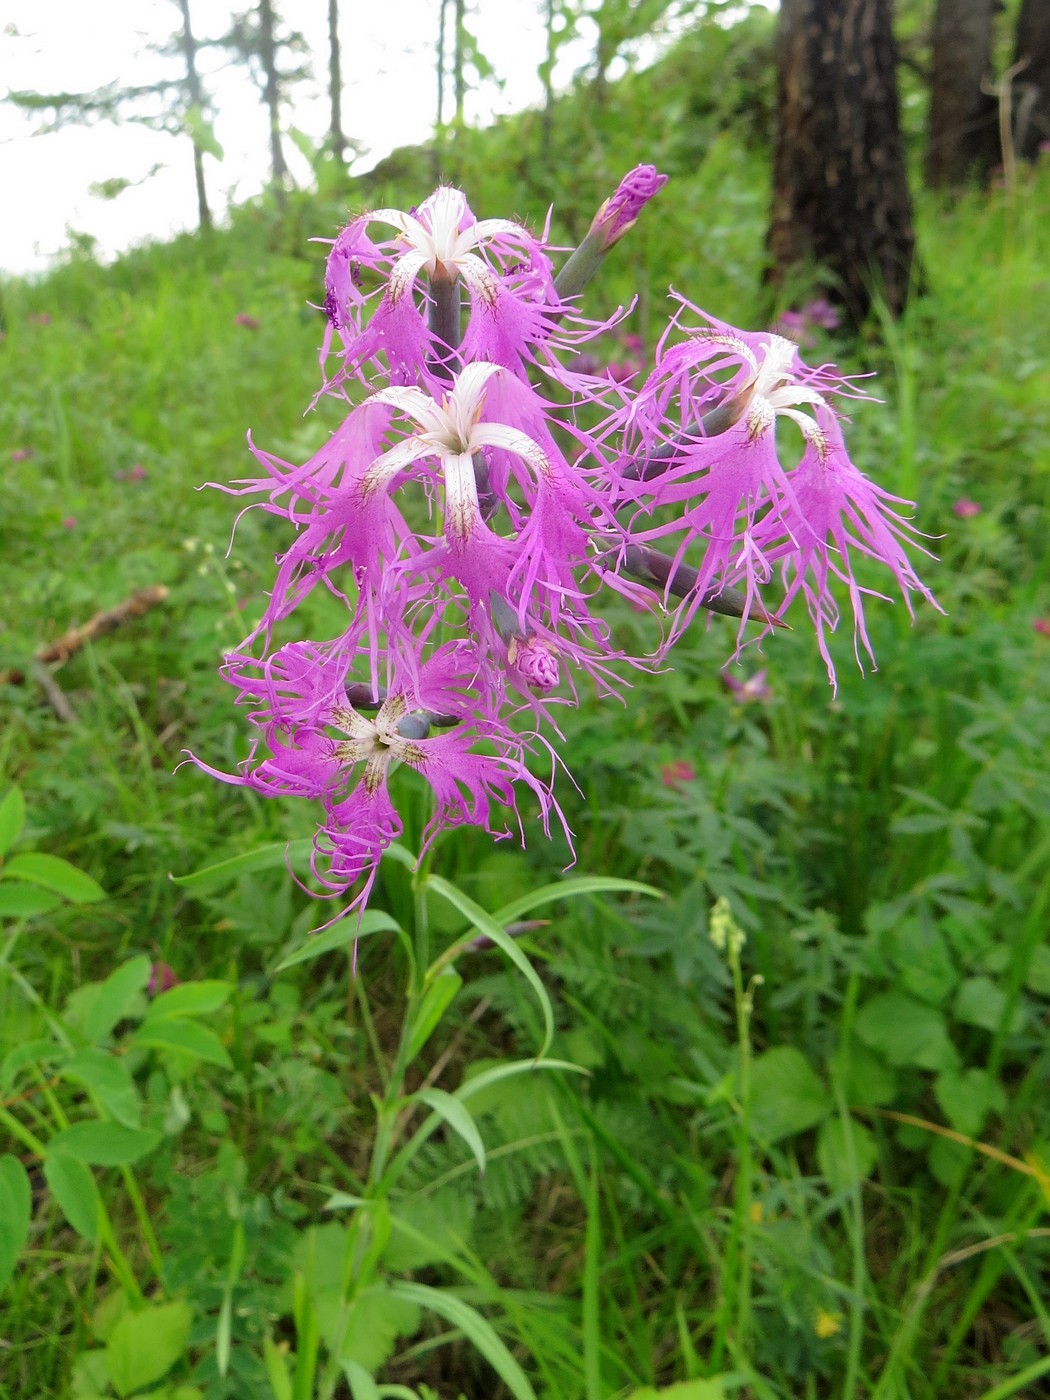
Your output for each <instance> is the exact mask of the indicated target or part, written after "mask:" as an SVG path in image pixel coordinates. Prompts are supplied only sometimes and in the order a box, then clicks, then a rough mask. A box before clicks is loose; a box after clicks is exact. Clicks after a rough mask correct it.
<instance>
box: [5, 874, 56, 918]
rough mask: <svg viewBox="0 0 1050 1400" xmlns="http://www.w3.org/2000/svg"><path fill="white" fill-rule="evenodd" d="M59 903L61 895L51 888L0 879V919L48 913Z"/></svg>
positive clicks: (32, 916) (31, 916) (30, 916)
mask: <svg viewBox="0 0 1050 1400" xmlns="http://www.w3.org/2000/svg"><path fill="white" fill-rule="evenodd" d="M61 903H62V899H61V896H59V895H57V894H54V893H52V891H51V890H42V889H41V888H40V887H39V886H38V885H23V884H22V883H21V882H20V881H18V880H2V879H0V919H32V918H35V917H36V915H37V914H50V912H51V910H52V909H57V908H58V906H59V905H60V904H61Z"/></svg>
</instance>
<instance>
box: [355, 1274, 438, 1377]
mask: <svg viewBox="0 0 1050 1400" xmlns="http://www.w3.org/2000/svg"><path fill="white" fill-rule="evenodd" d="M418 1330H419V1308H418V1306H417V1305H416V1304H415V1303H413V1302H412V1300H411V1299H407V1298H399V1297H397V1296H396V1295H395V1293H394V1291H393V1290H392V1289H390V1288H388V1287H386V1285H385V1284H373V1285H372V1286H371V1287H369V1288H366V1289H364V1290H363V1291H362V1292H361V1293H359V1294H358V1295H357V1297H356V1298H355V1299H354V1301H353V1303H352V1304H351V1306H350V1314H349V1318H348V1320H347V1324H346V1331H345V1332H344V1333H343V1346H342V1351H341V1353H340V1357H339V1359H340V1362H347V1361H356V1362H357V1364H358V1365H359V1366H361V1367H362V1368H363V1369H364V1370H366V1371H375V1370H377V1369H378V1368H379V1367H380V1366H382V1364H383V1362H384V1361H386V1359H387V1358H388V1357H389V1356H390V1354H391V1352H392V1351H393V1350H394V1346H395V1344H396V1342H397V1339H398V1337H410V1336H411V1335H412V1334H413V1333H414V1332H417V1331H418Z"/></svg>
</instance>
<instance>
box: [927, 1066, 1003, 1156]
mask: <svg viewBox="0 0 1050 1400" xmlns="http://www.w3.org/2000/svg"><path fill="white" fill-rule="evenodd" d="M933 1093H934V1097H935V1098H936V1100H937V1102H938V1104H939V1105H940V1107H941V1112H942V1113H943V1114H944V1116H945V1118H947V1120H948V1122H949V1123H950V1124H951V1126H952V1127H953V1128H954V1129H955V1131H956V1132H957V1133H965V1134H966V1136H967V1137H972V1138H975V1137H976V1136H977V1135H978V1133H979V1132H980V1131H981V1129H982V1128H983V1127H984V1123H985V1119H986V1118H987V1117H988V1114H989V1113H991V1112H993V1111H996V1112H1001V1111H1002V1110H1003V1109H1004V1108H1005V1107H1006V1094H1005V1093H1004V1091H1003V1087H1002V1085H1001V1084H1000V1083H999V1081H998V1080H997V1079H994V1078H993V1077H992V1075H990V1074H989V1073H988V1071H987V1070H986V1069H980V1068H979V1067H977V1066H973V1067H972V1068H970V1069H967V1070H964V1071H963V1072H962V1073H959V1071H958V1070H949V1071H947V1072H946V1073H945V1074H939V1075H938V1076H937V1078H936V1080H935V1081H934V1085H933Z"/></svg>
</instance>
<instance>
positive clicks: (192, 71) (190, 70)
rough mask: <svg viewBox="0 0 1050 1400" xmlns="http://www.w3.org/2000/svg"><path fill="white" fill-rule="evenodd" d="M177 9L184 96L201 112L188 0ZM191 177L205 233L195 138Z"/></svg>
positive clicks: (204, 194) (207, 212) (200, 158)
mask: <svg viewBox="0 0 1050 1400" xmlns="http://www.w3.org/2000/svg"><path fill="white" fill-rule="evenodd" d="M179 9H180V11H181V12H182V36H181V43H182V54H183V58H184V59H185V61H186V95H187V96H188V97H189V99H190V104H191V105H192V106H193V107H195V108H196V109H197V111H198V112H203V110H204V93H203V90H202V88H201V80H200V74H199V73H198V71H197V41H196V39H195V38H194V37H193V26H192V25H191V23H190V0H179ZM193 175H194V179H195V180H196V182H197V219H198V222H199V223H200V227H201V230H202V231H206V230H207V229H210V228H211V209H210V208H209V206H208V190H207V187H206V185H205V183H204V152H203V151H202V150H201V148H200V145H199V143H198V142H197V140H196V138H194V142H193Z"/></svg>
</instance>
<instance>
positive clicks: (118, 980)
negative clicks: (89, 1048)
mask: <svg viewBox="0 0 1050 1400" xmlns="http://www.w3.org/2000/svg"><path fill="white" fill-rule="evenodd" d="M150 966H151V964H150V960H149V958H147V957H146V956H145V955H143V956H142V957H138V958H132V959H131V960H130V961H129V962H126V963H122V964H121V965H120V967H118V968H117V969H116V970H115V971H114V972H111V973H110V974H109V976H108V977H107V978H106V980H105V981H104V982H103V983H102V985H101V986H100V987H99V989H98V992H97V994H96V996H95V998H94V1000H93V1002H92V1003H91V1005H90V1007H89V1008H88V1010H87V1012H86V1014H85V1016H84V1034H85V1036H86V1037H87V1038H88V1040H90V1041H93V1042H95V1043H97V1042H98V1041H100V1040H102V1039H104V1038H105V1037H106V1036H107V1035H109V1033H110V1031H111V1030H112V1029H113V1027H114V1026H115V1025H116V1024H117V1022H118V1021H122V1020H123V1019H124V1017H125V1016H127V1014H128V1012H129V1011H130V1010H131V1008H132V1006H133V1005H134V1003H135V1001H136V999H137V998H138V997H139V995H140V994H141V993H142V992H143V991H145V989H146V984H147V983H148V982H149V974H150Z"/></svg>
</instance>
